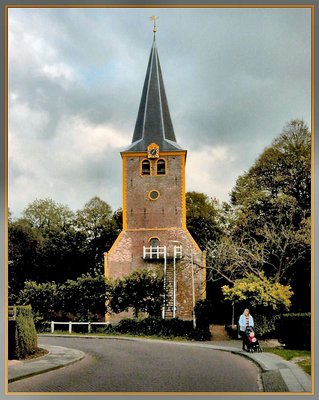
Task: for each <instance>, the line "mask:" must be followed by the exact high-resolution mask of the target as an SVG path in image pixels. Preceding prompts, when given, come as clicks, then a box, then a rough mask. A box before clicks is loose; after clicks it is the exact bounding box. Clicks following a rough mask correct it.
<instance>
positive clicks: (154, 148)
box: [147, 143, 159, 158]
mask: <svg viewBox="0 0 319 400" xmlns="http://www.w3.org/2000/svg"><path fill="white" fill-rule="evenodd" d="M147 157H148V158H158V157H159V146H158V145H157V144H156V143H151V144H150V145H148V146H147Z"/></svg>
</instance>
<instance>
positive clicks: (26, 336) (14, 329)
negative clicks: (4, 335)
mask: <svg viewBox="0 0 319 400" xmlns="http://www.w3.org/2000/svg"><path fill="white" fill-rule="evenodd" d="M37 348H38V338H37V332H36V329H35V326H34V322H33V315H32V309H31V306H16V319H15V321H9V357H10V358H15V359H20V358H25V357H26V356H27V355H29V354H34V353H35V352H36V350H37Z"/></svg>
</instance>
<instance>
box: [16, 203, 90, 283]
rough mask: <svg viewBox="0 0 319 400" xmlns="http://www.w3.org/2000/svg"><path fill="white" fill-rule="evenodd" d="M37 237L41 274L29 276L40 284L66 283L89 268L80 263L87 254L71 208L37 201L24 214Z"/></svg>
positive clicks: (38, 263) (37, 257) (37, 258)
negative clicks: (79, 239) (83, 249)
mask: <svg viewBox="0 0 319 400" xmlns="http://www.w3.org/2000/svg"><path fill="white" fill-rule="evenodd" d="M22 216H23V218H24V219H25V220H26V221H27V223H28V224H29V226H30V227H31V228H32V230H33V232H34V234H35V235H36V237H37V239H38V242H39V244H40V245H39V246H38V248H37V252H36V263H37V265H38V266H39V268H38V274H37V275H36V276H32V277H29V279H31V280H37V281H38V282H47V281H53V280H55V281H57V282H63V281H65V280H66V279H67V278H73V277H75V276H78V275H79V273H81V272H84V271H81V270H79V268H81V267H85V268H87V265H86V263H85V262H83V261H84V260H83V258H82V263H81V262H80V260H81V256H82V255H83V254H82V252H81V249H80V246H79V245H80V243H79V242H78V236H77V232H76V229H75V227H74V213H73V212H72V211H70V210H69V208H68V207H67V206H64V205H62V204H58V203H55V202H54V201H53V200H51V199H44V200H35V201H34V202H33V203H31V204H29V205H28V206H27V207H26V209H25V210H24V211H23V214H22Z"/></svg>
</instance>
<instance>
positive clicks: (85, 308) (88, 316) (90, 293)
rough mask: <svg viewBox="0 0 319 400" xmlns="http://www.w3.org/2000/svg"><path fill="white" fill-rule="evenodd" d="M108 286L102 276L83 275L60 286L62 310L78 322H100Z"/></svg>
mask: <svg viewBox="0 0 319 400" xmlns="http://www.w3.org/2000/svg"><path fill="white" fill-rule="evenodd" d="M109 292H110V285H109V283H108V281H107V280H106V279H105V277H104V276H103V275H99V274H97V273H96V274H89V273H88V274H83V275H81V276H80V277H78V278H77V279H76V280H70V279H68V280H67V281H66V282H65V283H64V284H63V285H61V293H62V297H63V302H64V306H63V310H64V312H65V313H69V317H71V316H73V318H75V319H76V320H79V321H94V320H97V321H98V320H101V319H103V318H104V316H105V312H106V308H105V307H106V306H105V303H106V299H107V298H108V297H109Z"/></svg>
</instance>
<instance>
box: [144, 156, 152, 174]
mask: <svg viewBox="0 0 319 400" xmlns="http://www.w3.org/2000/svg"><path fill="white" fill-rule="evenodd" d="M142 175H151V163H150V161H149V160H143V161H142Z"/></svg>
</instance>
